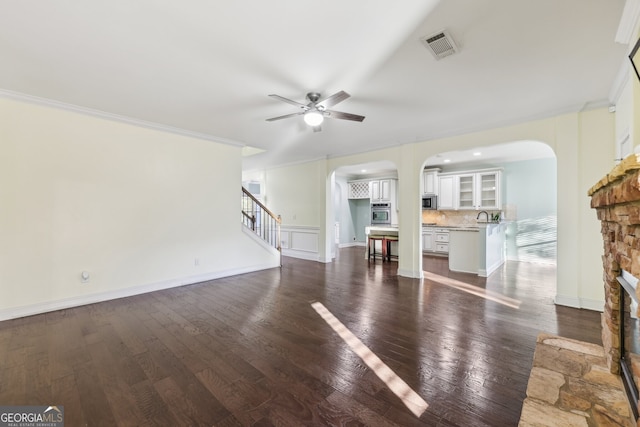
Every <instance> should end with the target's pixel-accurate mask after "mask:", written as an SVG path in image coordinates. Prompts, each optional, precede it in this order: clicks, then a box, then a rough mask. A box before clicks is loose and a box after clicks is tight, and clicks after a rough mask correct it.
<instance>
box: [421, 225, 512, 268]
mask: <svg viewBox="0 0 640 427" xmlns="http://www.w3.org/2000/svg"><path fill="white" fill-rule="evenodd" d="M423 229H424V230H426V229H432V230H438V229H441V230H446V231H447V236H448V239H447V242H448V243H447V251H448V257H449V270H451V271H456V272H462V273H473V274H477V275H478V276H481V277H487V276H489V275H490V274H491V273H493V272H494V271H495V270H496V269H497V268H499V267H500V266H501V265H502V264H504V261H505V253H504V251H505V231H506V224H505V223H493V222H488V223H487V222H483V223H478V224H477V225H466V226H447V225H432V224H429V225H425V226H423ZM423 233H425V232H424V231H423ZM423 236H424V234H423ZM423 242H424V239H423ZM423 249H425V248H424V244H423ZM425 252H427V251H425ZM434 254H436V255H437V254H438V253H437V251H436V252H434ZM440 255H442V254H440Z"/></svg>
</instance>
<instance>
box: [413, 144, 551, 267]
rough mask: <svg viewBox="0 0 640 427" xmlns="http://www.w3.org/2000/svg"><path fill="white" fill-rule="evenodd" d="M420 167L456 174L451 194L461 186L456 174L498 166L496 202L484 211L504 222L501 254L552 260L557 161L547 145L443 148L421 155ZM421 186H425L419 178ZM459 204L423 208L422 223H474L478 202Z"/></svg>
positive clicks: (511, 256) (458, 202) (460, 224)
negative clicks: (494, 205)
mask: <svg viewBox="0 0 640 427" xmlns="http://www.w3.org/2000/svg"><path fill="white" fill-rule="evenodd" d="M423 168H424V169H426V170H427V171H428V170H435V171H437V174H438V176H442V177H452V176H453V177H456V179H457V181H456V182H455V184H453V185H455V186H456V187H455V188H454V192H455V193H454V195H455V197H458V198H460V197H461V196H460V191H462V190H461V184H460V182H461V181H460V177H462V176H468V175H469V174H472V173H476V172H479V171H486V170H499V171H500V174H501V175H500V176H501V179H500V182H499V183H498V184H499V190H498V191H499V194H498V195H499V198H500V204H499V206H496V207H495V208H494V209H487V210H489V213H490V215H500V217H501V218H502V221H503V222H504V223H505V226H506V238H505V239H506V246H505V258H506V259H507V260H512V261H527V262H542V263H552V264H555V263H556V258H557V255H556V254H557V225H556V224H557V188H558V185H557V161H556V157H555V153H554V152H553V150H552V149H551V148H550V147H549V146H548V145H546V144H544V143H542V142H539V141H516V142H510V143H506V144H497V145H492V146H484V147H475V148H473V149H468V150H459V151H450V152H443V153H440V154H437V155H435V156H432V157H429V158H428V159H426V160H425V162H424V163H423ZM452 182H453V181H452ZM420 188H421V191H422V192H424V191H425V183H424V182H423V183H421V187H420ZM455 197H454V198H455ZM474 197H475V196H474ZM478 197H481V195H479V196H478ZM460 205H461V203H460V201H459V200H457V204H456V206H447V209H436V210H423V211H422V222H423V224H424V223H430V224H436V225H443V226H445V225H446V226H473V225H475V224H476V223H477V214H478V212H479V211H480V210H482V209H479V208H477V206H478V204H476V205H475V207H469V206H468V205H467V206H460ZM423 250H424V243H423Z"/></svg>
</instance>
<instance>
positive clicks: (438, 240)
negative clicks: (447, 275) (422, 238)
mask: <svg viewBox="0 0 640 427" xmlns="http://www.w3.org/2000/svg"><path fill="white" fill-rule="evenodd" d="M433 241H434V245H435V248H434V251H435V252H439V253H443V254H448V253H449V230H447V229H438V228H436V229H435V230H434V233H433Z"/></svg>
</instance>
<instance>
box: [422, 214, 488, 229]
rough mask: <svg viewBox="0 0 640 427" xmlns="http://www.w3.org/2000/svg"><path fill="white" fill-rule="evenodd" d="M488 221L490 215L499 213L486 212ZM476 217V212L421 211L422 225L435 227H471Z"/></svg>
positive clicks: (474, 223)
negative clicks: (433, 225)
mask: <svg viewBox="0 0 640 427" xmlns="http://www.w3.org/2000/svg"><path fill="white" fill-rule="evenodd" d="M488 213H489V220H491V215H495V214H499V213H500V211H488ZM477 216H478V211H445V210H438V211H429V210H423V211H422V223H423V224H433V223H435V224H436V225H452V226H458V225H460V226H465V225H467V226H471V225H476V224H477V223H478V220H477V219H476V218H477ZM482 219H483V220H484V214H483V215H482Z"/></svg>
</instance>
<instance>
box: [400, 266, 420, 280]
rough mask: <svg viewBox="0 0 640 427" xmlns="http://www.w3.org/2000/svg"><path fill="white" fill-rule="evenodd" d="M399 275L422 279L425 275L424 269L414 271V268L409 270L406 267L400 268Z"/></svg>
mask: <svg viewBox="0 0 640 427" xmlns="http://www.w3.org/2000/svg"><path fill="white" fill-rule="evenodd" d="M398 276H402V277H409V278H411V279H422V278H423V277H424V275H423V274H422V271H420V270H419V271H413V270H407V269H404V268H398Z"/></svg>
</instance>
